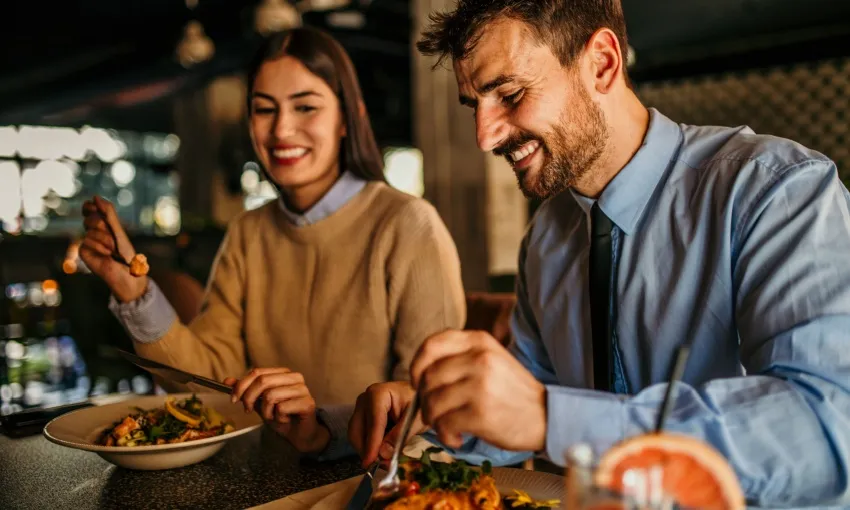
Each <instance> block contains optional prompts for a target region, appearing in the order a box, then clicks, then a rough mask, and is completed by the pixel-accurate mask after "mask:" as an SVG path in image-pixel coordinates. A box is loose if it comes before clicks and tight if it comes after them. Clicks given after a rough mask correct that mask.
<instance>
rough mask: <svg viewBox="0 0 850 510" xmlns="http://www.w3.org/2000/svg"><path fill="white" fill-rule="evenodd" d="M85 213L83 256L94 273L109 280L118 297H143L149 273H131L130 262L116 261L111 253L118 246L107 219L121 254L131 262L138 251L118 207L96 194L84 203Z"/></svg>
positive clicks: (110, 286) (131, 299) (124, 300)
mask: <svg viewBox="0 0 850 510" xmlns="http://www.w3.org/2000/svg"><path fill="white" fill-rule="evenodd" d="M83 217H84V218H85V220H84V222H83V224H84V225H85V228H86V235H85V237H84V238H83V242H82V244H81V245H80V258H81V259H83V262H85V263H86V266H88V268H89V269H90V270H91V272H92V273H94V274H96V275H98V276H99V277H101V278H102V279H103V281H105V282H106V284H107V285H108V286H109V288H110V290H112V293H113V294H114V295H115V297H116V298H117V299H118V300H119V301H121V302H123V303H128V302H131V301H135V300H137V299H139V298H140V297H142V295H144V293H145V290H146V289H147V286H148V278H147V276H143V277H136V276H133V275H131V274H130V270H129V268H128V267H127V266H124V265H121V264H120V263H119V262H116V261H115V260H113V259H112V256H111V255H112V252H113V251H114V250H115V249H116V246H115V241H114V240H113V239H112V234H110V233H109V228H107V226H106V222H109V226H111V227H112V231H113V232H115V237H116V239H117V240H118V247H117V248H118V252H119V253H120V254H121V256H122V257H124V258H125V260H127V262H129V261H130V260H132V259H133V257H134V256H135V255H136V250H135V248H133V245H132V244H131V243H130V238H129V237H127V233H126V232H125V231H124V228H123V227H122V226H121V222H120V221H119V220H118V215H117V214H116V213H115V208H114V207H113V206H112V204H111V203H109V202H108V201H106V200H104V199H102V198H100V197H98V196H95V197H94V198H93V199H92V200H86V202H85V203H83Z"/></svg>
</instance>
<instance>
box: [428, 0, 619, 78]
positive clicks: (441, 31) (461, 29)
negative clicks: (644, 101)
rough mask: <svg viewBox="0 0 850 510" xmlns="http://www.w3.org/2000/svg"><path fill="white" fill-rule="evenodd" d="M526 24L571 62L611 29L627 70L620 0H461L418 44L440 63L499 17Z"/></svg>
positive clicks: (459, 56) (462, 51)
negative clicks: (595, 36)
mask: <svg viewBox="0 0 850 510" xmlns="http://www.w3.org/2000/svg"><path fill="white" fill-rule="evenodd" d="M503 17H504V18H509V19H515V20H518V21H522V22H525V24H526V25H527V26H528V28H529V30H530V33H531V34H532V35H533V36H534V38H535V39H537V41H538V42H539V43H541V44H546V45H548V46H549V48H550V49H551V50H552V53H554V54H555V56H556V57H558V59H559V60H560V61H561V65H563V66H567V65H569V64H571V63H572V62H573V61H574V60H575V59H576V57H578V55H579V54H580V53H581V51H582V50H583V49H584V47H585V45H587V42H588V41H589V40H590V37H591V36H592V35H593V33H594V32H596V31H597V30H599V29H600V28H608V29H610V30H611V31H613V32H614V34H616V35H617V40H618V41H619V42H620V48H621V51H622V53H623V67H624V69H623V71H624V74H625V58H626V52H627V48H628V46H627V45H626V21H625V18H624V16H623V7H622V5H621V4H620V0H458V3H457V6H456V7H455V10H454V11H448V12H435V13H432V14H431V15H430V16H429V19H430V22H431V24H430V26H429V27H428V28H427V29H425V30H424V31H423V32H422V39H420V40H419V42H417V43H416V48H417V49H418V50H419V51H420V52H421V53H422V54H424V55H437V56H438V57H439V59H438V60H437V63H436V65H435V66H434V67H437V66H439V65H440V64H441V63H442V62H443V61H444V60H445V59H446V58H447V57H451V58H452V59H453V60H463V59H464V58H465V57H466V56H467V55H469V52H470V51H472V50H473V49H474V48H475V45H476V43H477V42H478V40H479V39H480V38H481V33H482V31H483V29H484V27H485V26H487V25H488V24H489V23H491V22H493V21H495V20H497V19H499V18H503Z"/></svg>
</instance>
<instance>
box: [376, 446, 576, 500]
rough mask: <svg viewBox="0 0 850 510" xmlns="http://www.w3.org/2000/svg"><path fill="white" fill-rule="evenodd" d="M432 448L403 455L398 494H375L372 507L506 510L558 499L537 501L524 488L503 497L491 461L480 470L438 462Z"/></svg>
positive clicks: (465, 465)
mask: <svg viewBox="0 0 850 510" xmlns="http://www.w3.org/2000/svg"><path fill="white" fill-rule="evenodd" d="M439 451H440V449H439V448H429V449H427V450H425V451H424V452H423V453H422V456H421V457H420V459H419V460H413V459H409V458H403V459H402V461H401V463H400V465H399V476H400V477H401V479H402V482H401V488H400V489H399V491H398V493H396V494H394V495H391V496H390V497H385V498H381V497H376V498H375V499H374V500H373V501H372V503H371V505H370V507H369V509H370V510H379V509H380V510H503V509H505V510H507V509H517V510H526V509H547V508H556V507H558V506H559V505H560V501H559V500H550V501H535V500H533V499H532V498H531V497H530V496H529V495H528V494H526V493H524V492H522V491H514V493H513V494H512V495H509V496H506V497H504V498H503V496H502V495H501V494H500V493H499V490H498V488H497V487H496V480H495V479H494V478H493V476H492V469H491V467H490V464H489V463H486V462H485V463H484V465H483V466H482V467H481V468H480V469H479V468H475V467H472V466H470V465H468V464H467V463H465V462H463V461H457V462H451V463H448V462H435V461H432V460H431V457H430V455H431V454H432V453H437V452H439Z"/></svg>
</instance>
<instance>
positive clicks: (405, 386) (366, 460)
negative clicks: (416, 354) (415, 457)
mask: <svg viewBox="0 0 850 510" xmlns="http://www.w3.org/2000/svg"><path fill="white" fill-rule="evenodd" d="M414 394H415V392H414V391H413V387H412V386H410V383H407V382H401V381H394V382H387V383H378V384H373V385H372V386H369V388H368V389H367V390H366V391H365V392H364V393H363V394H361V395H360V396H359V397H357V405H356V406H355V408H354V415H353V416H352V417H351V421H350V422H349V424H348V439H349V441H351V444H352V445H353V446H354V449H355V450H357V453H359V454H360V458H361V459H362V460H363V467H366V466H368V465H369V464H371V463H373V462H375V461H376V460H378V459H379V458H380V459H381V460H389V458H390V457H392V454H393V446H394V445H395V442H396V439H397V438H398V435H399V433H400V432H401V425H402V420H403V418H404V413H405V411H407V407H408V406H409V405H410V404H411V403H412V402H413V396H414ZM390 424H392V429H391V430H390V431H389V433H387V432H386V431H387V425H390ZM425 430H427V427H425V426H424V425H423V424H422V418H421V414H418V415H417V416H416V418H415V419H414V420H413V424H412V425H411V427H410V436H414V435H416V434H421V433H422V432H425Z"/></svg>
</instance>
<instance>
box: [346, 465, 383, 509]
mask: <svg viewBox="0 0 850 510" xmlns="http://www.w3.org/2000/svg"><path fill="white" fill-rule="evenodd" d="M377 470H378V462H377V461H376V462H374V463H373V464H372V465H371V466H369V469H367V470H366V474H365V475H364V476H363V479H362V480H360V485H358V486H357V490H356V491H354V495H353V496H351V500H350V501H349V502H348V505H346V507H345V510H364V509H365V508H366V505H367V504H369V500H370V499H372V490H373V484H374V480H373V478H374V477H375V471H377Z"/></svg>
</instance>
